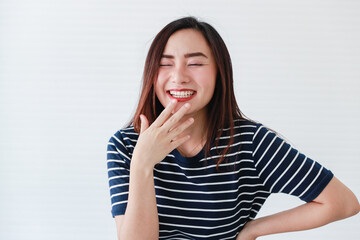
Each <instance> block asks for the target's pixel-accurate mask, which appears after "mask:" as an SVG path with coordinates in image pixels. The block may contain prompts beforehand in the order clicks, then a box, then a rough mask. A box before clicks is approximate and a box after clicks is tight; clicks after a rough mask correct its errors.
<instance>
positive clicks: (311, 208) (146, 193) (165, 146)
mask: <svg viewBox="0 0 360 240" xmlns="http://www.w3.org/2000/svg"><path fill="white" fill-rule="evenodd" d="M189 53H202V54H203V55H205V56H206V57H203V56H199V54H197V56H194V55H192V54H190V56H189ZM163 55H164V57H163V58H162V59H161V63H160V64H161V66H160V70H159V75H158V78H157V79H156V81H155V91H156V95H157V97H158V99H159V100H160V102H161V103H162V105H163V106H164V107H165V109H164V111H163V112H162V113H161V114H160V116H159V117H158V118H157V119H156V120H155V121H154V123H153V124H151V126H149V122H148V120H147V118H146V116H144V115H141V116H140V118H141V130H140V136H139V138H138V141H137V144H136V146H135V149H134V152H133V157H132V159H131V166H130V182H129V198H128V205H127V209H126V212H125V215H119V216H116V217H115V221H116V226H117V233H118V239H121V240H124V239H156V240H157V239H159V222H158V212H157V205H156V196H155V186H154V181H153V178H154V176H153V168H154V165H155V164H157V163H159V162H160V161H162V159H164V158H165V156H166V155H167V154H168V153H170V152H171V151H172V150H174V149H175V148H176V149H178V151H179V152H180V153H181V154H182V155H184V156H194V155H196V154H197V153H198V152H199V151H200V150H201V149H202V147H203V145H204V143H205V141H206V135H207V133H206V126H207V124H206V119H207V116H206V112H207V111H206V109H207V107H208V103H209V101H210V100H211V97H212V96H213V93H214V90H215V82H216V73H217V72H216V70H217V67H216V63H215V60H214V57H213V55H212V52H211V50H210V48H209V46H208V44H207V42H206V40H205V38H204V37H203V36H202V34H201V33H199V32H197V31H194V30H190V29H186V30H180V31H177V32H175V33H174V34H173V35H172V36H171V37H170V38H169V40H168V42H167V44H166V47H165V50H164V53H163ZM195 55H196V54H195ZM194 64H195V65H194ZM199 64H201V65H199ZM169 89H192V90H195V91H196V95H194V97H193V98H192V99H191V100H189V101H187V102H177V101H172V100H171V98H170V97H169V95H168V94H167V90H169ZM193 146H196V147H195V149H194V147H193ZM359 210H360V205H359V202H358V200H357V199H356V197H355V195H354V194H353V193H352V192H351V191H350V190H349V189H348V188H347V187H346V186H345V185H344V184H342V183H341V182H340V181H339V180H338V179H337V178H335V177H334V178H333V179H332V180H331V181H330V183H329V184H328V185H327V187H326V188H325V189H324V190H323V191H322V193H321V194H320V195H319V196H318V197H317V198H316V199H314V200H313V201H312V202H310V203H306V204H303V205H301V206H299V207H296V208H294V209H290V210H286V211H284V212H280V213H277V214H273V215H270V216H267V217H263V218H258V219H255V220H253V221H251V222H248V223H247V224H246V225H245V226H244V228H243V230H242V231H241V232H240V233H239V235H238V236H237V238H236V240H255V239H257V238H258V237H260V236H264V235H269V234H274V233H281V232H290V231H300V230H306V229H311V228H315V227H320V226H323V225H325V224H328V223H330V222H333V221H336V220H340V219H343V218H346V217H349V216H352V215H354V214H357V213H358V212H359ZM138 226H141V228H140V229H139V227H138Z"/></svg>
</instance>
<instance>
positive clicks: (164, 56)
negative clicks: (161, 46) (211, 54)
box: [161, 52, 208, 59]
mask: <svg viewBox="0 0 360 240" xmlns="http://www.w3.org/2000/svg"><path fill="white" fill-rule="evenodd" d="M161 57H162V58H171V59H173V58H174V56H173V55H167V54H163V55H162V56H161ZM184 57H185V58H190V57H205V58H208V57H207V56H206V55H205V54H204V53H202V52H194V53H186V54H184Z"/></svg>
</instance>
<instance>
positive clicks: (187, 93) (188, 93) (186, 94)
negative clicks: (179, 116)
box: [170, 91, 195, 98]
mask: <svg viewBox="0 0 360 240" xmlns="http://www.w3.org/2000/svg"><path fill="white" fill-rule="evenodd" d="M194 93H195V92H194V91H170V94H171V96H173V97H177V98H188V97H190V96H191V95H193V94H194Z"/></svg>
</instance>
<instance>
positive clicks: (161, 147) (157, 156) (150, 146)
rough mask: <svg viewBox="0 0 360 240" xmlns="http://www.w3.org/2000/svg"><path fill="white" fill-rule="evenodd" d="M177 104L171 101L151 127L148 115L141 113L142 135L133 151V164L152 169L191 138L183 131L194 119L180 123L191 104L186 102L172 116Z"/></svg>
mask: <svg viewBox="0 0 360 240" xmlns="http://www.w3.org/2000/svg"><path fill="white" fill-rule="evenodd" d="M176 105H177V101H176V100H175V101H171V102H170V103H169V105H168V106H166V108H165V109H164V110H163V111H162V112H161V114H160V115H159V117H158V118H157V119H156V120H155V121H154V122H153V123H152V124H151V126H150V127H149V121H148V119H147V118H146V116H144V115H140V119H141V129H140V136H139V138H138V140H137V143H136V146H135V149H134V152H133V157H132V160H131V162H132V164H133V163H134V164H136V165H138V166H141V168H149V169H151V170H152V169H153V168H154V166H155V164H157V163H159V162H161V161H162V160H163V159H164V158H165V157H166V155H168V154H169V153H170V152H171V151H172V150H174V149H175V148H177V147H178V146H180V145H181V144H183V143H184V142H186V141H187V140H188V139H189V138H190V135H186V136H182V133H183V131H184V130H185V129H186V128H188V127H189V126H190V125H191V124H192V123H193V122H194V119H193V118H189V119H187V120H186V121H184V122H182V123H180V124H179V121H180V120H181V119H182V117H183V116H184V115H185V113H186V112H187V111H188V110H189V109H190V104H189V103H186V104H184V105H183V106H182V107H181V108H180V109H179V110H178V111H177V112H176V113H175V114H173V115H172V116H171V113H172V112H173V110H174V109H175V107H176ZM133 161H134V162H133Z"/></svg>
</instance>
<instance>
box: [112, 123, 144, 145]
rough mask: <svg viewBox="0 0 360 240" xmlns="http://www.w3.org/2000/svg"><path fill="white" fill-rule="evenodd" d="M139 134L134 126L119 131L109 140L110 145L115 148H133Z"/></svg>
mask: <svg viewBox="0 0 360 240" xmlns="http://www.w3.org/2000/svg"><path fill="white" fill-rule="evenodd" d="M138 138H139V134H138V133H137V132H136V131H135V129H134V126H133V125H130V126H128V127H125V128H121V129H119V130H117V131H116V132H115V133H114V134H113V135H112V136H111V137H110V139H109V144H110V145H114V146H116V147H117V146H120V145H121V146H122V147H127V146H132V147H134V146H135V144H136V142H137V139H138Z"/></svg>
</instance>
